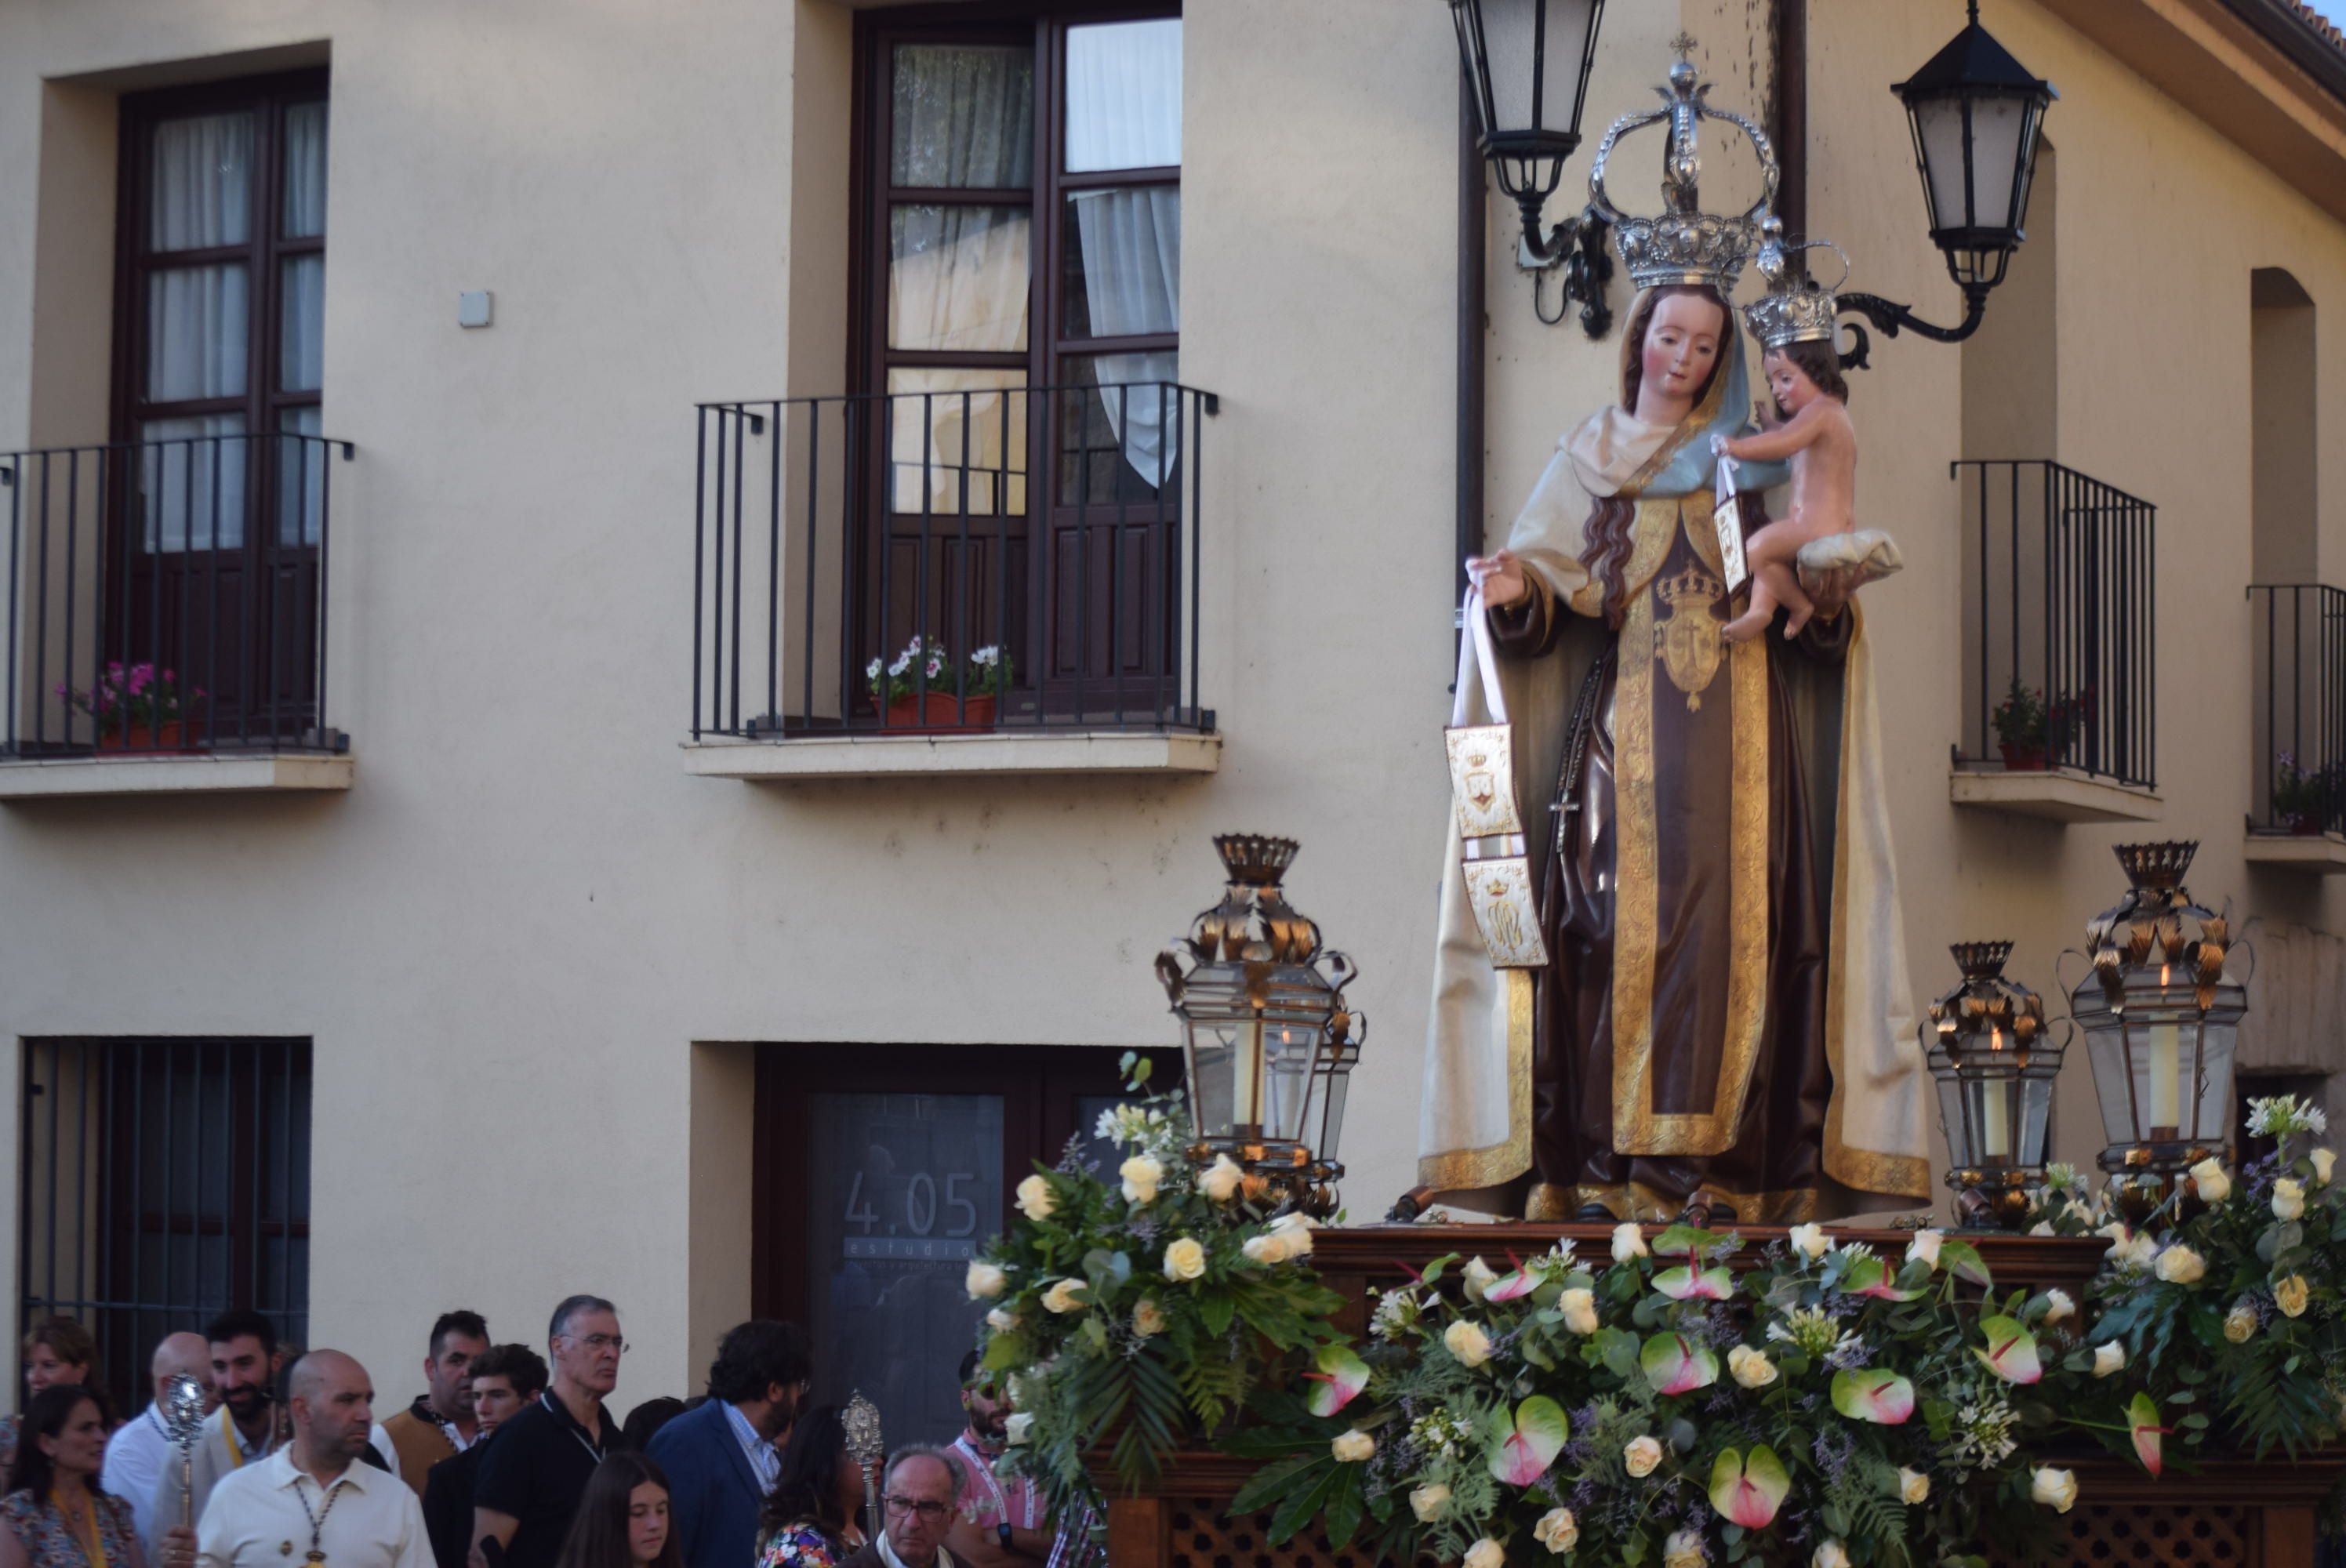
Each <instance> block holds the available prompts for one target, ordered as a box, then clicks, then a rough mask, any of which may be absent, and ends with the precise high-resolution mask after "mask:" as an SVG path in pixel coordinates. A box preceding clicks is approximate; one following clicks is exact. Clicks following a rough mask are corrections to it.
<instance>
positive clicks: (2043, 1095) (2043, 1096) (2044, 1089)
mask: <svg viewBox="0 0 2346 1568" xmlns="http://www.w3.org/2000/svg"><path fill="white" fill-rule="evenodd" d="M2013 1093H2014V1094H2015V1095H2017V1096H2018V1098H2019V1104H2020V1124H2019V1125H2018V1126H2017V1127H2016V1128H2015V1130H2014V1131H2015V1139H2014V1144H2013V1163H2014V1164H2015V1165H2024V1166H2041V1165H2043V1164H2044V1163H2045V1148H2046V1146H2047V1145H2048V1144H2049V1143H2050V1142H2051V1139H2052V1127H2053V1080H2052V1078H2051V1077H2050V1076H2049V1075H2047V1076H2045V1077H2041V1078H2038V1077H2031V1078H2023V1079H2022V1080H2021V1081H2020V1082H2019V1083H2018V1084H2015V1085H2014V1089H2013Z"/></svg>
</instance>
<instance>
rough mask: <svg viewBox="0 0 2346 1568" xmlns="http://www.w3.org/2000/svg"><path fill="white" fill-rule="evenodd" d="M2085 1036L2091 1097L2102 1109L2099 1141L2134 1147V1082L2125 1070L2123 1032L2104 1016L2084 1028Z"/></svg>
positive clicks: (2116, 1024)
mask: <svg viewBox="0 0 2346 1568" xmlns="http://www.w3.org/2000/svg"><path fill="white" fill-rule="evenodd" d="M2080 1013H2081V1022H2082V1010H2080ZM2085 1033H2086V1059H2087V1060H2088V1061H2089V1062H2091V1063H2092V1064H2093V1068H2094V1095H2095V1098H2096V1100H2098V1101H2099V1102H2100V1104H2101V1108H2102V1137H2103V1139H2104V1141H2105V1142H2106V1143H2111V1144H2130V1143H2133V1142H2134V1141H2135V1128H2134V1105H2135V1102H2134V1099H2133V1097H2132V1095H2131V1090H2132V1086H2133V1084H2134V1078H2133V1074H2131V1073H2130V1072H2128V1070H2127V1049H2126V1028H2125V1026H2124V1025H2123V1024H2121V1023H2119V1022H2118V1021H2117V1020H2116V1019H2114V1018H2112V1017H2111V1016H2110V1015H2109V1014H2108V1013H2102V1014H2101V1015H2100V1017H2099V1018H2098V1019H2096V1021H2095V1022H2093V1023H2086V1025H2085Z"/></svg>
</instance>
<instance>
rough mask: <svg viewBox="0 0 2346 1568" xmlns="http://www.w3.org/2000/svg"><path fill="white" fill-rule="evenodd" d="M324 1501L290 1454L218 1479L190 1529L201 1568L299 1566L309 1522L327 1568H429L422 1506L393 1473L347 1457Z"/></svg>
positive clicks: (279, 1454) (282, 1452) (272, 1456)
mask: <svg viewBox="0 0 2346 1568" xmlns="http://www.w3.org/2000/svg"><path fill="white" fill-rule="evenodd" d="M328 1502H329V1498H328V1496H327V1495H325V1494H321V1492H320V1489H319V1486H318V1483H317V1481H315V1480H314V1479H312V1478H311V1476H310V1475H308V1474H307V1473H305V1472H303V1471H299V1470H296V1469H295V1468H294V1467H293V1455H292V1452H291V1450H290V1449H280V1450H279V1451H277V1452H275V1453H273V1454H270V1456H269V1457H268V1458H267V1459H266V1460H264V1461H260V1462H259V1463H256V1464H248V1465H246V1466H245V1467H244V1468H243V1469H241V1470H239V1471H234V1472H233V1473H231V1474H229V1475H226V1476H223V1477H221V1478H220V1481H219V1485H217V1486H215V1487H213V1488H212V1495H211V1499H210V1501H209V1502H206V1503H205V1504H204V1516H203V1518H202V1519H201V1520H200V1521H199V1522H198V1523H197V1525H196V1553H197V1556H198V1558H199V1568H303V1563H304V1562H305V1560H306V1559H307V1557H308V1555H309V1553H310V1536H311V1520H312V1519H321V1521H322V1522H321V1524H320V1526H319V1529H318V1550H319V1551H320V1552H321V1553H323V1554H324V1556H325V1562H326V1568H433V1559H432V1543H431V1540H430V1538H429V1536H427V1535H426V1534H425V1532H424V1528H423V1502H421V1501H420V1500H418V1499H417V1497H416V1495H415V1492H414V1490H413V1488H411V1487H409V1486H407V1485H406V1484H405V1483H403V1481H400V1480H399V1479H398V1478H397V1477H396V1476H392V1475H386V1474H385V1473H383V1472H382V1471H379V1470H377V1469H375V1468H374V1467H373V1466H372V1465H371V1464H368V1463H366V1462H365V1461H362V1460H352V1461H351V1464H350V1468H349V1469H347V1470H345V1471H342V1474H341V1475H340V1476H338V1477H336V1478H335V1481H334V1485H333V1489H332V1492H331V1510H329V1509H328V1506H327V1504H328ZM305 1503H306V1504H307V1506H306V1508H305V1507H304V1504H305Z"/></svg>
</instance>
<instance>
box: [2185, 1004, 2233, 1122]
mask: <svg viewBox="0 0 2346 1568" xmlns="http://www.w3.org/2000/svg"><path fill="white" fill-rule="evenodd" d="M2201 1034H2202V1044H2201V1046H2200V1054H2199V1084H2198V1088H2199V1093H2198V1114H2197V1120H2196V1122H2195V1123H2194V1125H2191V1126H2190V1127H2188V1128H2187V1129H2185V1132H2184V1136H2186V1137H2188V1138H2190V1139H2192V1140H2193V1141H2195V1142H2198V1143H2204V1144H2210V1145H2213V1144H2220V1143H2228V1142H2229V1141H2230V1137H2231V1131H2232V1058H2233V1049H2234V1046H2235V1045H2236V1044H2237V1043H2238V1040H2239V1030H2238V1028H2237V1027H2236V1026H2235V1025H2233V1024H2230V1023H2209V1024H2208V1025H2207V1026H2206V1027H2205V1028H2204V1029H2203V1030H2202V1031H2201Z"/></svg>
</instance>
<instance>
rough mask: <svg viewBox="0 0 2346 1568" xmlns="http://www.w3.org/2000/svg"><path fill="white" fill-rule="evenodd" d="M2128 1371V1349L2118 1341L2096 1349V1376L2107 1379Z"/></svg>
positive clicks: (2112, 1341)
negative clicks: (2112, 1375)
mask: <svg viewBox="0 0 2346 1568" xmlns="http://www.w3.org/2000/svg"><path fill="white" fill-rule="evenodd" d="M2125 1370H2126V1347H2125V1346H2124V1345H2121V1344H2119V1343H2118V1342H2117V1340H2116V1339H2113V1340H2111V1341H2110V1342H2109V1343H2108V1344H2106V1345H2096V1346H2095V1347H2094V1376H2096V1377H2097V1378H2106V1377H2108V1376H2110V1375H2111V1374H2112V1373H2114V1372H2123V1371H2125Z"/></svg>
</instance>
